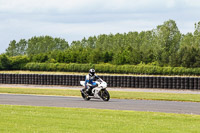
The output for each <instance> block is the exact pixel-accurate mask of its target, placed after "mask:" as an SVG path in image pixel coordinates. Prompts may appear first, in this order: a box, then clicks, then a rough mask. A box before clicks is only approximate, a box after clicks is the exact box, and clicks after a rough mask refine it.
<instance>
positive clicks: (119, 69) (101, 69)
mask: <svg viewBox="0 0 200 133" xmlns="http://www.w3.org/2000/svg"><path fill="white" fill-rule="evenodd" d="M0 67H1V66H0ZM91 68H94V69H95V70H96V72H98V73H123V74H147V75H200V68H184V67H159V66H153V65H144V64H143V65H112V64H107V63H105V64H76V63H69V64H65V63H27V64H26V65H23V70H31V71H62V72H88V70H89V69H91Z"/></svg>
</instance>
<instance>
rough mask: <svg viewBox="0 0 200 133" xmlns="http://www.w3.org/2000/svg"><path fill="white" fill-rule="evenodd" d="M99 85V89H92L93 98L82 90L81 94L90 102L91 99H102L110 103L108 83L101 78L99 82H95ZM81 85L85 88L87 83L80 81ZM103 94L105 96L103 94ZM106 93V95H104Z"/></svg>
mask: <svg viewBox="0 0 200 133" xmlns="http://www.w3.org/2000/svg"><path fill="white" fill-rule="evenodd" d="M95 82H96V83H97V85H98V86H97V87H95V88H93V89H92V94H93V96H86V95H85V94H84V92H82V90H81V93H82V97H83V98H84V99H85V100H90V98H98V99H99V98H100V99H102V100H104V101H108V100H109V99H110V94H109V93H108V91H107V90H106V88H107V83H106V82H105V81H103V80H102V79H101V78H99V79H98V80H97V81H95ZM80 84H81V85H82V86H84V87H85V81H80ZM87 86H92V85H91V84H89V83H87ZM100 92H101V93H100ZM102 93H103V94H102ZM104 93H105V94H104ZM86 97H88V98H86Z"/></svg>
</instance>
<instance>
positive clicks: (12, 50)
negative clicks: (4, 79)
mask: <svg viewBox="0 0 200 133" xmlns="http://www.w3.org/2000/svg"><path fill="white" fill-rule="evenodd" d="M6 55H8V56H16V55H17V44H16V41H15V40H13V41H11V42H10V44H9V46H8V48H7V49H6Z"/></svg>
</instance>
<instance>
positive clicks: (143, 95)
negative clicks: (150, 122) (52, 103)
mask: <svg viewBox="0 0 200 133" xmlns="http://www.w3.org/2000/svg"><path fill="white" fill-rule="evenodd" d="M109 92H110V95H111V98H115V99H140V100H165V101H186V102H200V94H176V93H153V92H124V91H109ZM0 93H12V94H36V95H57V96H81V94H80V91H79V90H69V89H42V88H41V89H40V88H15V87H13V88H5V87H0Z"/></svg>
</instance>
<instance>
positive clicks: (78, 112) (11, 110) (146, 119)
mask: <svg viewBox="0 0 200 133" xmlns="http://www.w3.org/2000/svg"><path fill="white" fill-rule="evenodd" d="M199 123H200V116H199V115H186V114H169V113H157V112H137V111H119V110H118V111H117V110H100V109H80V108H57V107H33V106H13V105H0V132H1V133H2V132H3V133H4V132H5V133H8V132H15V133H23V132H24V133H33V132H36V133H37V132H42V133H43V132H45V133H47V132H48V133H58V132H59V133H62V132H63V133H191V132H193V133H197V132H199V131H200V126H199Z"/></svg>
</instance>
